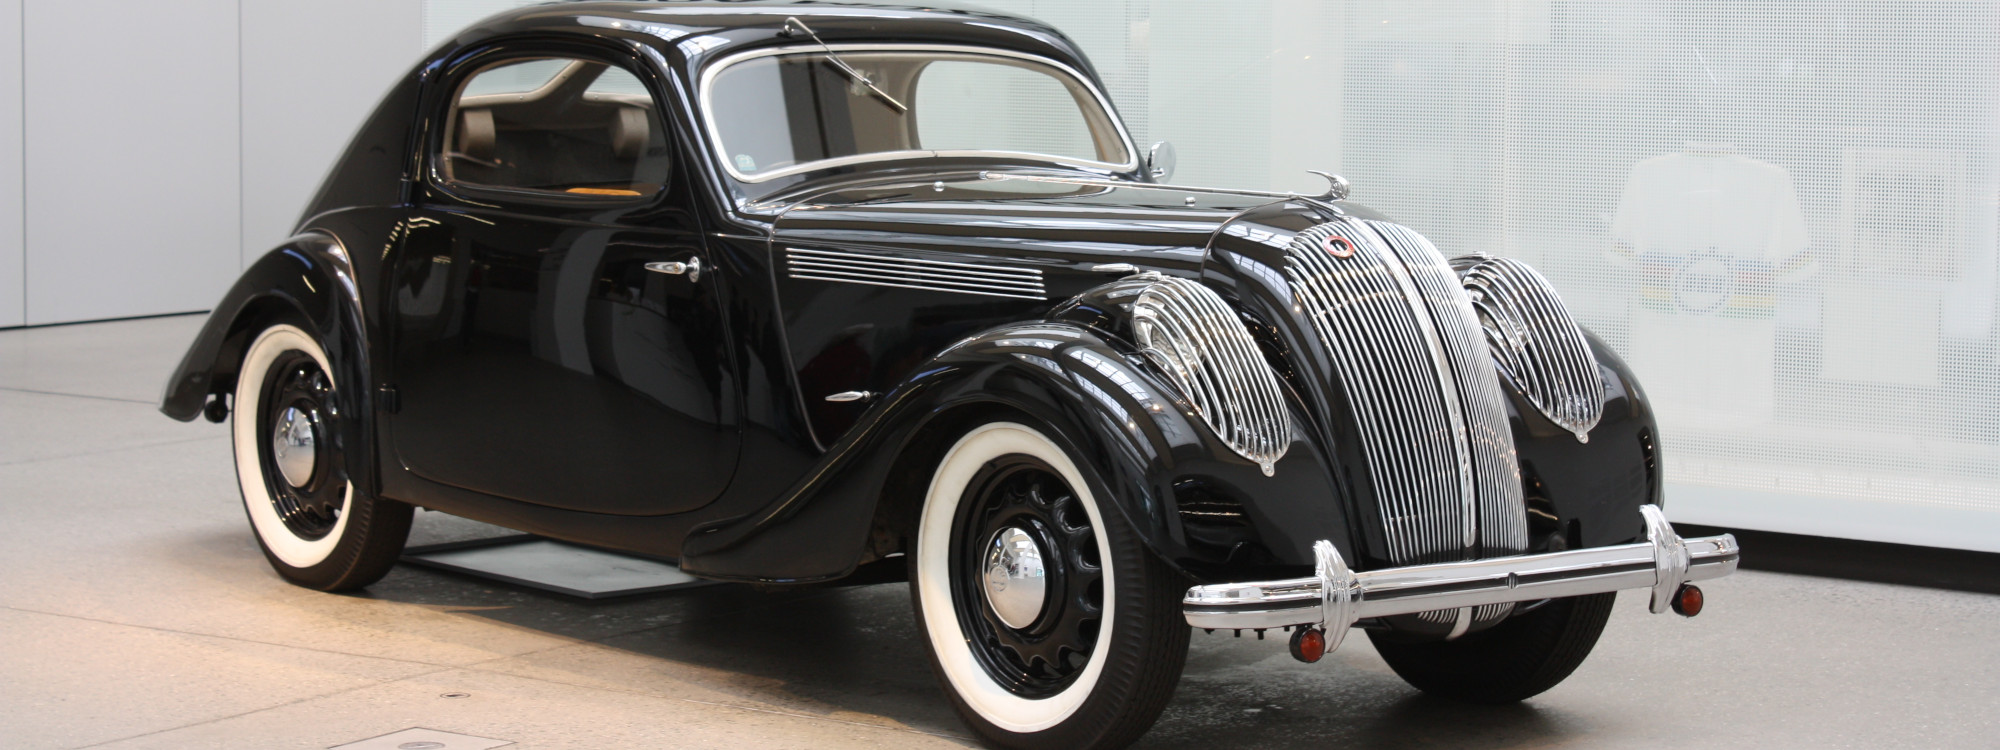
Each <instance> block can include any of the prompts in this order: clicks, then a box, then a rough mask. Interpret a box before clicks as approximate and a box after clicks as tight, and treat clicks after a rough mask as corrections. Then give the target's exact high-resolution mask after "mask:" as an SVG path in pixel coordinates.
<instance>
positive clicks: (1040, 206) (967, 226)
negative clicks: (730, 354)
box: [774, 173, 1277, 280]
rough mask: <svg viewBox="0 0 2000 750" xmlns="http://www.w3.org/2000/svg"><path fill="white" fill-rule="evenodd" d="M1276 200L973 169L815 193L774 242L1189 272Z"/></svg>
mask: <svg viewBox="0 0 2000 750" xmlns="http://www.w3.org/2000/svg"><path fill="white" fill-rule="evenodd" d="M1274 200H1277V199H1276V198H1273V197H1268V196H1248V195H1233V194H1226V193H1217V192H1212V191H1202V190H1190V189H1181V188H1168V187H1163V186H1156V185H1147V184H1138V183H1134V184H1130V185H1110V184H1105V183H1102V182H1089V183H1082V184H1079V183H1072V182H1043V181H1036V180H1033V179H1024V178H1021V177H1019V176H1013V175H1008V174H1006V173H991V174H983V173H982V174H968V175H960V176H956V177H948V178H945V179H942V180H939V179H912V180H906V181H899V182H890V183H883V182H875V183H870V184H868V185H865V186H859V187H847V188H841V189H836V190H833V191H830V192H824V193H820V194H817V195H815V196H813V197H811V198H810V199H807V200H805V201H801V202H799V203H796V204H794V205H793V206H791V207H790V208H789V209H787V210H786V211H784V213H783V214H782V215H781V216H780V218H779V219H778V221H777V222H776V226H775V227H774V240H775V242H777V243H779V244H781V245H782V244H785V243H810V244H814V245H833V246H846V247H863V248H881V249H890V250H906V251H916V252H927V251H928V252H946V253H959V254H965V255H967V256H971V257H989V258H1005V259H1008V260H1009V261H1013V262H1020V263H1028V264H1034V265H1039V266H1044V267H1051V268H1058V267H1063V266H1069V267H1073V268H1082V267H1087V266H1090V265H1094V264H1103V263H1130V264H1132V265H1134V266H1136V267H1138V268H1140V269H1160V270H1178V271H1181V272H1183V273H1185V272H1191V271H1195V270H1198V269H1199V268H1200V267H1201V265H1202V261H1203V258H1204V256H1205V255H1206V253H1207V248H1208V245H1209V242H1210V240H1211V239H1212V238H1213V237H1214V236H1215V233H1216V232H1217V231H1218V230H1220V229H1221V228H1222V227H1223V226H1224V225H1225V224H1227V223H1228V222H1229V221H1230V219H1231V218H1233V217H1235V216H1237V215H1238V214H1240V213H1242V212H1244V211H1245V210H1248V209H1251V208H1255V207H1257V206H1260V205H1264V204H1268V203H1271V202H1273V201H1274ZM1106 280H1109V279H1108V278H1107V279H1106Z"/></svg>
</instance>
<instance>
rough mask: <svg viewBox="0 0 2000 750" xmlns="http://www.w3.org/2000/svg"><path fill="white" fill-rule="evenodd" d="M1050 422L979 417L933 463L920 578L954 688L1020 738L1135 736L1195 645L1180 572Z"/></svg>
mask: <svg viewBox="0 0 2000 750" xmlns="http://www.w3.org/2000/svg"><path fill="white" fill-rule="evenodd" d="M1084 471H1085V470H1084V468H1083V467H1082V466H1081V465H1080V464H1079V463H1078V462H1077V461H1076V460H1074V459H1073V458H1072V457H1071V454H1070V453H1069V452H1068V451H1066V450H1064V449H1063V448H1061V447H1060V446H1058V445H1057V444H1056V443H1055V442H1054V441H1053V440H1051V439H1050V438H1049V437H1048V436H1047V435H1045V434H1044V433H1042V432H1041V431H1039V430H1037V429H1035V428H1033V427H1029V426H1027V425H1024V424H1019V423H1015V422H993V423H989V424H986V425H983V426H980V427H978V428H975V429H973V430H971V431H969V432H967V433H965V435H964V436H963V437H962V438H960V439H959V440H958V442H957V443H956V444H955V445H953V446H952V447H951V449H950V450H949V451H947V452H946V454H945V456H944V458H943V460H941V461H940V462H939V463H938V466H937V469H936V471H935V473H934V474H933V475H932V479H931V484H930V490H929V492H928V494H927V495H926V497H925V502H924V508H923V515H922V517H921V519H920V520H919V522H918V528H917V535H916V539H915V549H914V550H913V551H912V552H911V553H910V555H909V560H910V563H909V564H910V591H911V595H912V596H911V598H912V599H913V600H914V603H915V605H916V613H917V620H918V624H919V625H920V626H921V627H922V628H923V630H924V631H925V633H926V635H927V636H928V637H929V641H930V655H931V664H932V666H933V667H934V668H935V670H936V671H937V674H938V677H939V679H940V681H941V682H943V683H944V687H945V693H946V695H948V696H950V698H951V701H952V705H953V707H954V708H956V709H957V710H958V713H959V715H960V716H961V717H963V718H964V720H965V722H966V723H967V724H968V725H970V726H971V727H972V728H973V730H974V731H976V732H978V733H979V735H980V736H981V737H983V738H984V739H986V740H987V741H988V742H991V743H993V744H996V745H999V746H1002V747H1009V748H1112V747H1122V746H1124V745H1127V744H1129V743H1131V742H1132V741H1133V740H1136V739H1138V738H1139V736H1140V735H1141V734H1144V733H1145V732H1146V730H1147V729H1149V728H1151V727H1152V725H1153V721H1154V720H1155V719H1157V718H1159V715H1160V711H1161V710H1163V709H1165V708H1166V705H1167V701H1168V699H1170V698H1172V697H1173V692H1174V687H1175V685H1176V683H1178V682H1179V680H1180V673H1181V666H1182V665H1183V663H1185V661H1186V659H1187V646H1188V626H1187V623H1186V622H1185V621H1184V620H1182V619H1181V614H1180V609H1179V604H1180V599H1181V595H1182V593H1183V592H1184V591H1185V588H1184V585H1185V584H1184V582H1183V581H1182V580H1181V579H1180V577H1179V576H1178V575H1176V574H1175V573H1174V572H1173V570H1172V569H1170V568H1168V567H1167V566H1166V565H1165V564H1164V563H1162V562H1160V561H1159V560H1158V559H1157V558H1156V557H1155V556H1154V555H1153V554H1152V552H1151V551H1149V550H1147V549H1146V547H1145V545H1144V544H1142V543H1141V542H1140V540H1139V538H1138V534H1137V533H1136V532H1135V531H1134V530H1133V529H1132V528H1131V526H1130V525H1129V524H1127V523H1126V522H1125V519H1124V518H1123V516H1121V515H1119V513H1118V511H1117V510H1116V509H1114V508H1111V507H1109V506H1108V505H1103V504H1101V503H1100V501H1099V499H1098V496H1097V494H1096V493H1095V492H1094V491H1093V490H1092V489H1091V488H1092V486H1093V485H1092V484H1091V483H1090V482H1089V481H1088V480H1087V478H1086V475H1085V474H1084Z"/></svg>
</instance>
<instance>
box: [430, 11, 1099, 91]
mask: <svg viewBox="0 0 2000 750" xmlns="http://www.w3.org/2000/svg"><path fill="white" fill-rule="evenodd" d="M791 17H796V18H798V19H799V20H801V21H803V22H805V23H806V24H807V25H809V26H811V27H812V29H813V31H814V32H815V33H816V34H818V35H819V37H820V38H821V39H823V40H824V41H826V42H828V43H835V44H839V43H931V44H960V45H973V46H987V47H998V48H1002V49H1009V50H1014V51H1018V52H1025V53H1029V54H1033V55H1039V56H1043V57H1049V58H1053V59H1056V60H1058V61H1061V62H1064V63H1067V64H1070V65H1071V66H1073V67H1076V68H1078V69H1080V70H1086V71H1087V70H1089V66H1088V62H1087V61H1086V60H1085V59H1084V57H1083V54H1082V53H1081V51H1079V50H1078V49H1077V47H1076V45H1075V43H1074V42H1071V41H1070V40H1069V39H1068V38H1067V37H1065V36H1063V34H1062V32H1060V31H1058V30H1056V29H1055V28H1054V27H1052V26H1049V25H1048V24H1045V23H1042V22H1040V21H1037V20H1034V19H1032V18H1026V17H1023V16H1017V15H1010V14H1007V13H1002V12H998V11H993V10H987V9H984V8H981V7H979V6H977V5H973V4H969V3H962V2H953V1H951V0H942V1H940V0H926V2H923V3H921V4H919V3H913V2H893V1H892V2H851V1H847V0H654V1H653V2H558V3H548V4H543V5H531V6H527V7H524V8H519V9H515V10H511V11H507V12H504V13H500V14H497V15H494V16H491V17H489V18H487V19H485V20H483V21H480V22H478V23H476V24H474V25H473V26H471V27H469V28H467V29H465V30H464V31H462V32H460V33H459V34H457V35H455V38H453V39H450V40H447V41H446V42H445V48H446V49H447V50H449V49H463V48H466V47H469V46H473V45H477V44H479V43H481V42H483V41H486V40H488V39H490V38H492V37H496V36H501V35H505V34H518V33H551V32H554V33H561V32H570V33H579V34H587V35H591V36H598V37H618V38H626V39H629V40H632V41H637V42H640V43H644V44H648V45H650V46H652V47H654V48H655V49H657V50H659V51H660V52H661V53H662V54H663V56H664V57H665V58H666V59H667V60H668V61H669V62H670V63H672V64H674V65H675V67H679V68H682V71H681V72H684V73H685V72H687V69H688V68H691V67H698V65H699V63H700V62H701V61H702V60H704V59H716V58H720V57H725V56H727V55H729V54H731V53H734V52H736V51H739V50H745V49H751V48H756V47H763V46H775V45H797V44H811V43H812V42H811V40H810V39H806V38H797V37H791V36H786V35H784V34H783V33H781V31H782V30H783V28H784V26H785V19H786V18H791Z"/></svg>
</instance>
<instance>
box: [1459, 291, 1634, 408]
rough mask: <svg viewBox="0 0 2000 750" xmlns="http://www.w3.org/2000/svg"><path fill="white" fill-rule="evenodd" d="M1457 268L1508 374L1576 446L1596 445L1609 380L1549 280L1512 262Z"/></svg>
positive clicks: (1497, 360) (1496, 356)
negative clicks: (1594, 439) (1592, 435)
mask: <svg viewBox="0 0 2000 750" xmlns="http://www.w3.org/2000/svg"><path fill="white" fill-rule="evenodd" d="M1451 265H1452V268H1453V269H1455V270H1457V271H1458V274H1459V279H1460V280H1461V282H1462V283H1464V284H1465V291H1466V293H1467V294H1468V295H1470V296H1471V297H1472V307H1473V309H1474V310H1476V311H1478V313H1479V323H1480V326H1481V327H1483V328H1485V329H1486V344H1487V348H1489V349H1491V350H1492V351H1493V362H1494V364H1495V366H1497V367H1499V368H1500V372H1501V374H1503V375H1506V376H1507V378H1508V379H1509V380H1512V381H1514V384H1515V385H1516V386H1518V387H1519V388H1520V389H1521V394H1522V395H1523V396H1526V397H1527V399H1528V402H1529V403H1531V404H1534V405H1535V409H1537V410H1539V411H1540V412H1541V413H1542V415H1543V416H1545V417H1548V418H1549V421H1551V422H1554V423H1556V425H1557V426H1559V427H1562V428H1563V429H1565V430H1569V431H1570V432H1571V433H1574V434H1575V435H1576V440H1577V442H1580V443H1587V442H1590V430H1591V428H1593V427H1596V426H1597V421H1598V420H1599V419H1600V418H1602V417H1603V416H1604V376H1603V375H1602V374H1601V373H1599V372H1598V370H1597V358H1596V357H1595V356H1593V355H1592V354H1591V353H1590V342H1588V341H1586V340H1585V339H1584V337H1583V327H1582V326H1579V325H1577V323H1576V319H1575V318H1573V317H1571V316H1570V314H1569V308H1568V307H1566V306H1564V305H1563V301H1562V298H1560V297H1557V296H1556V290H1555V288H1554V287H1552V286H1550V285H1549V281H1548V279H1545V278H1543V277H1542V275H1541V274H1540V273H1537V272H1536V271H1535V269H1534V268H1531V267H1529V266H1528V264H1526V263H1522V262H1520V261H1518V260H1513V259H1511V258H1495V257H1491V256H1486V255H1471V256H1466V257H1462V258H1454V259H1452V261H1451Z"/></svg>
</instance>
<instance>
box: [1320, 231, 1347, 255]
mask: <svg viewBox="0 0 2000 750" xmlns="http://www.w3.org/2000/svg"><path fill="white" fill-rule="evenodd" d="M1320 247H1321V248H1323V249H1325V250H1326V253H1327V254H1328V255H1331V256H1333V257H1335V258H1352V257H1354V243H1352V242H1348V241H1347V238H1346V237H1342V236H1340V235H1337V234H1329V235H1327V236H1326V241H1325V242H1322V243H1320Z"/></svg>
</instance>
